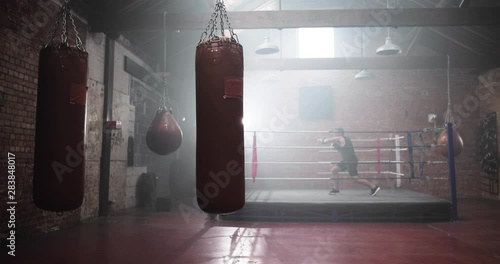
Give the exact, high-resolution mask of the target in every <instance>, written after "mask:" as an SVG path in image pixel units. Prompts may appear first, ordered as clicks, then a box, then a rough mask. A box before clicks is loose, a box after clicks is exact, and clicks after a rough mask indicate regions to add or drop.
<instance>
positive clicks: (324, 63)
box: [245, 56, 500, 71]
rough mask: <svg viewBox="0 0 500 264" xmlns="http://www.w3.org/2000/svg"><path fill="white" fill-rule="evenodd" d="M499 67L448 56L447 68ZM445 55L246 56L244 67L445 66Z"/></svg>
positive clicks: (498, 62)
mask: <svg viewBox="0 0 500 264" xmlns="http://www.w3.org/2000/svg"><path fill="white" fill-rule="evenodd" d="M499 66H500V58H498V57H496V58H492V57H479V56H469V57H468V56H456V57H453V56H451V57H450V68H457V69H459V68H462V69H489V68H494V67H499ZM446 67H447V57H446V56H428V57H420V56H419V57H417V56H414V57H413V56H409V57H403V56H398V57H351V58H321V59H296V58H283V59H247V60H245V70H249V71H272V70H280V71H281V70H282V71H287V70H290V71H292V70H348V69H358V70H359V69H446Z"/></svg>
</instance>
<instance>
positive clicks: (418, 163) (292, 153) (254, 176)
mask: <svg viewBox="0 0 500 264" xmlns="http://www.w3.org/2000/svg"><path fill="white" fill-rule="evenodd" d="M452 129H453V128H452V126H451V124H447V126H446V127H445V128H444V129H424V130H421V131H346V132H345V135H346V136H348V137H350V138H351V139H352V141H353V144H354V146H353V148H354V149H355V152H356V154H357V155H358V160H359V161H358V164H359V165H358V169H359V170H358V175H359V176H358V179H367V180H370V181H376V182H377V183H378V184H380V186H381V187H382V189H381V191H380V192H379V193H378V194H377V195H376V196H370V195H369V193H368V191H369V189H367V188H366V187H364V188H360V187H361V185H359V184H356V183H354V180H353V179H352V178H351V177H350V176H348V175H347V172H340V175H339V177H338V178H335V180H337V181H338V182H340V190H341V191H340V193H339V194H335V195H329V194H328V191H329V190H330V189H331V188H330V187H329V185H330V181H331V177H332V174H331V172H330V167H331V166H332V165H335V164H337V163H339V162H340V160H339V157H340V156H339V155H338V153H337V151H336V150H333V148H332V147H331V146H325V145H321V144H320V143H317V142H316V138H318V137H320V135H325V134H327V133H331V132H330V131H279V132H276V131H274V132H272V133H273V135H276V136H275V137H273V139H272V140H260V141H261V142H259V140H257V139H258V135H259V133H271V132H269V131H246V132H245V133H246V134H245V138H246V141H245V156H246V161H245V165H246V166H245V169H246V173H245V175H246V203H245V206H244V207H243V208H242V209H241V210H239V211H237V212H235V213H233V214H228V215H221V216H220V218H221V219H225V220H250V221H283V222H284V221H298V222H302V221H322V222H360V221H363V222H378V221H383V222H429V221H450V220H451V221H455V220H457V219H458V216H457V211H456V208H457V200H456V191H455V190H456V188H455V168H454V155H448V157H447V158H446V157H444V158H443V157H441V159H437V160H428V159H425V158H426V157H429V156H431V157H434V158H436V157H435V156H436V155H432V153H433V152H434V150H435V148H437V147H441V148H442V147H444V148H445V150H447V151H448V153H454V152H453V147H454V146H453V142H452V141H450V142H448V143H447V144H436V143H435V142H432V143H431V144H429V143H425V141H429V135H431V138H432V133H434V132H436V131H442V130H446V132H447V133H452V131H453V130H452ZM283 134H288V135H291V134H294V135H300V136H295V138H296V139H297V138H298V139H299V142H301V144H297V145H295V146H292V145H289V144H288V143H289V141H288V142H287V140H289V139H290V137H286V136H283ZM369 134H372V135H373V134H375V135H378V136H376V137H373V136H371V135H369ZM425 134H429V135H427V138H426V137H425V136H424V135H425ZM292 138H293V136H292ZM450 138H451V137H450ZM250 139H252V140H250ZM266 152H267V153H266ZM422 153H424V154H422ZM292 159H293V160H292ZM446 165H447V167H448V174H449V175H448V177H445V176H443V175H442V174H441V175H438V176H433V175H431V174H432V171H433V169H432V168H429V167H430V166H439V167H441V168H440V169H439V170H443V168H442V167H445V166H446ZM425 166H427V168H429V169H426V170H424V167H425ZM426 171H430V172H431V174H429V175H427V174H426V173H425V172H426ZM420 180H433V181H436V182H438V183H437V184H446V185H447V184H449V189H450V198H449V199H445V198H443V197H436V196H433V195H430V194H427V193H423V192H417V191H413V190H410V189H408V188H405V186H408V184H411V182H412V181H420Z"/></svg>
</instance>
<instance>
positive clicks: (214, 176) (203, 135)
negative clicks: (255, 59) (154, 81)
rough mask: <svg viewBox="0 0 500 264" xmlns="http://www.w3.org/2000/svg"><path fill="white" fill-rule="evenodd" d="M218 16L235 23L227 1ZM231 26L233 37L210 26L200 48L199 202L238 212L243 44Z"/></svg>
mask: <svg viewBox="0 0 500 264" xmlns="http://www.w3.org/2000/svg"><path fill="white" fill-rule="evenodd" d="M214 16H215V18H216V17H220V18H221V20H222V19H223V18H225V19H226V21H227V25H229V20H228V18H227V13H226V11H225V7H224V4H223V3H222V2H221V1H218V2H217V4H216V10H215V13H214V15H212V17H214ZM211 23H212V24H211V25H209V26H208V27H207V29H208V28H210V26H211V27H212V30H211V32H212V33H213V32H214V27H215V23H216V19H212V20H211ZM221 24H222V23H221ZM229 30H230V32H231V37H224V36H222V37H219V36H213V35H212V33H211V34H210V35H208V36H207V35H206V31H205V32H204V33H203V34H204V35H202V37H203V36H206V38H205V39H201V40H200V43H199V44H198V46H197V47H196V191H197V202H198V206H199V207H200V208H201V209H202V210H203V211H205V212H207V213H212V214H225V213H231V212H235V211H237V210H239V209H240V208H242V207H243V205H244V204H245V170H244V165H245V164H244V161H245V158H244V151H243V123H242V118H243V48H242V46H241V45H240V44H239V43H238V42H237V40H236V39H235V36H236V35H235V34H234V32H233V31H232V29H231V28H229ZM221 32H222V35H223V34H224V28H222V27H221Z"/></svg>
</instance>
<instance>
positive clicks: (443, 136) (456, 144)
mask: <svg viewBox="0 0 500 264" xmlns="http://www.w3.org/2000/svg"><path fill="white" fill-rule="evenodd" d="M463 148H464V141H463V140H462V137H460V134H458V132H457V130H456V129H453V156H457V155H459V154H460V153H461V152H462V149H463ZM436 152H437V153H439V154H440V155H441V156H443V157H448V130H447V129H444V130H443V131H441V133H440V134H439V136H438V138H437V147H436Z"/></svg>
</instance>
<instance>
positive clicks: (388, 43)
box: [377, 1, 401, 56]
mask: <svg viewBox="0 0 500 264" xmlns="http://www.w3.org/2000/svg"><path fill="white" fill-rule="evenodd" d="M389 8H390V7H389V1H387V9H389ZM399 53H401V48H400V47H399V46H398V45H396V44H394V43H392V40H391V28H390V27H388V28H387V38H385V44H384V45H382V46H380V47H379V48H378V49H377V54H378V55H383V56H387V55H396V54H399Z"/></svg>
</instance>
